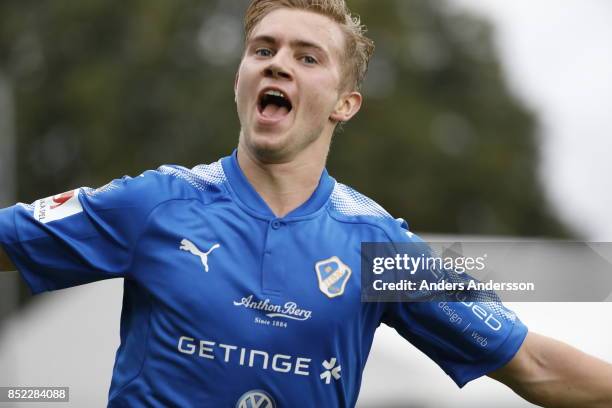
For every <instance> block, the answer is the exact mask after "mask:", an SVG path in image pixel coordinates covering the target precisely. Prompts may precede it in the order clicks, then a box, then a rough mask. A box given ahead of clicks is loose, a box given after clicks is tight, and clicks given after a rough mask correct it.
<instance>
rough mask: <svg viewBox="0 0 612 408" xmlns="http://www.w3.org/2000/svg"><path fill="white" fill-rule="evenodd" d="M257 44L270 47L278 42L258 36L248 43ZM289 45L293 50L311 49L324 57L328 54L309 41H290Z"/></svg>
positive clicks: (264, 36) (265, 36) (269, 37)
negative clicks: (264, 44)
mask: <svg viewBox="0 0 612 408" xmlns="http://www.w3.org/2000/svg"><path fill="white" fill-rule="evenodd" d="M258 42H259V43H266V44H270V45H277V44H278V40H276V38H274V37H272V36H270V35H258V36H257V37H253V38H251V39H250V40H249V43H258ZM289 45H291V46H292V47H294V48H312V49H315V50H318V51H320V52H322V53H324V54H325V55H327V54H328V52H327V51H326V50H325V48H323V47H322V46H320V45H318V44H315V43H313V42H310V41H306V40H291V41H290V42H289Z"/></svg>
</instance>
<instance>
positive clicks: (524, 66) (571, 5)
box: [450, 0, 612, 241]
mask: <svg viewBox="0 0 612 408" xmlns="http://www.w3.org/2000/svg"><path fill="white" fill-rule="evenodd" d="M450 4H451V5H452V6H454V7H459V8H463V9H466V10H468V11H471V12H474V13H475V14H478V15H481V16H483V17H484V18H485V19H487V20H489V21H491V22H492V23H493V27H494V30H495V33H494V38H495V44H496V45H497V49H498V51H499V55H500V58H501V60H502V64H503V66H504V69H505V72H506V74H507V78H508V81H509V83H510V86H511V88H512V89H513V91H514V92H515V93H516V94H517V96H519V98H520V99H521V100H522V101H523V102H524V103H525V104H526V105H527V106H529V107H530V108H531V109H532V110H533V111H534V112H535V113H536V115H537V116H538V118H539V121H540V129H541V133H540V135H539V137H540V139H541V166H540V177H541V180H542V181H543V184H544V185H545V191H546V194H547V196H548V198H549V200H550V201H551V203H552V204H553V207H554V208H555V209H556V211H557V212H558V214H559V215H560V217H561V219H562V220H564V221H565V222H566V223H568V224H569V225H570V227H572V228H573V229H574V230H575V231H577V232H578V233H579V234H580V235H581V236H582V237H584V238H585V239H586V240H590V241H611V240H612V210H611V208H612V182H611V181H610V175H611V174H612V158H611V157H610V155H611V154H612V75H611V73H612V47H610V38H612V24H610V22H611V21H612V3H611V2H610V1H608V0H564V1H563V2H559V1H553V0H538V1H535V2H534V1H527V0H515V1H512V2H506V1H491V0H450Z"/></svg>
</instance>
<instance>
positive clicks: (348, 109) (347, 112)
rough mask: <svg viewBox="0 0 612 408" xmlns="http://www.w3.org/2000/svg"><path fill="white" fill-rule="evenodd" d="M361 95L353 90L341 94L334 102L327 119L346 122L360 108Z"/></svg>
mask: <svg viewBox="0 0 612 408" xmlns="http://www.w3.org/2000/svg"><path fill="white" fill-rule="evenodd" d="M362 101H363V97H362V96H361V94H360V93H359V92H356V91H353V92H349V93H347V94H345V95H342V96H341V97H340V99H339V100H338V103H336V106H335V107H334V110H333V112H332V113H331V115H330V116H329V119H330V120H332V121H334V122H348V121H349V120H350V119H351V118H352V117H353V116H355V115H356V114H357V112H359V109H361V103H362Z"/></svg>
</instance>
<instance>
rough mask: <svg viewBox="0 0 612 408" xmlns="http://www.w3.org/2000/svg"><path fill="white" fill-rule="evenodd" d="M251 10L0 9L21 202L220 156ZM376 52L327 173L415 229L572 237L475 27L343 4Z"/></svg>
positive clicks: (448, 16) (207, 6)
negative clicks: (359, 105) (359, 103)
mask: <svg viewBox="0 0 612 408" xmlns="http://www.w3.org/2000/svg"><path fill="white" fill-rule="evenodd" d="M247 3H248V1H246V0H220V1H216V0H198V1H195V0H181V1H169V0H148V1H130V2H120V1H110V0H104V1H103V0H88V1H83V2H76V1H66V0H54V1H42V2H30V1H15V0H4V1H2V2H1V3H0V75H1V76H2V77H3V78H4V79H5V80H6V81H7V82H8V83H10V85H11V89H12V101H13V104H14V112H15V115H14V118H13V119H12V120H14V126H15V129H16V132H15V134H16V138H17V158H18V159H17V166H18V167H17V170H18V172H17V182H18V183H17V186H18V189H17V198H18V199H19V200H20V201H26V202H31V201H33V200H35V199H37V198H40V197H44V196H48V195H52V194H56V193H59V192H62V191H65V190H67V189H69V188H73V187H78V186H82V185H88V186H92V187H96V186H100V185H103V184H105V183H106V182H108V181H109V180H110V179H112V178H116V177H120V176H122V175H124V174H129V175H137V174H140V173H141V172H142V171H144V170H145V169H151V168H156V167H158V166H159V165H161V164H164V163H175V164H182V165H185V166H188V167H191V166H194V165H196V164H199V163H208V162H212V161H215V160H217V159H218V158H219V157H221V156H224V155H227V154H229V153H230V152H231V151H232V149H233V148H234V147H235V145H236V143H237V137H238V131H239V124H238V120H237V116H236V113H235V107H234V103H233V91H232V87H233V81H234V75H235V72H236V69H237V66H238V63H239V58H240V54H241V51H242V17H243V13H244V11H245V8H246V4H247ZM349 5H350V6H351V7H352V9H353V10H354V11H355V12H357V13H358V14H360V15H362V16H363V22H364V23H365V24H366V25H367V26H368V27H369V33H370V36H371V37H372V38H373V39H374V40H375V41H376V45H377V50H376V53H375V56H374V59H373V61H372V63H371V66H370V71H369V74H368V78H367V80H366V83H365V86H364V90H363V91H364V95H365V105H364V108H363V110H362V111H361V112H360V114H359V115H358V116H357V118H356V119H354V120H353V121H352V122H351V123H349V124H348V125H347V126H345V128H344V129H343V130H342V131H341V132H338V134H337V135H336V136H335V140H334V142H333V145H332V152H331V155H330V161H329V166H328V168H329V171H330V173H331V174H332V175H333V176H334V177H336V178H337V179H339V180H340V181H342V182H344V183H345V184H348V185H351V186H353V187H354V188H356V189H357V190H359V191H361V192H362V193H364V194H366V195H368V196H370V197H373V198H374V199H375V200H376V201H378V202H379V203H380V204H381V205H383V206H384V207H385V208H386V209H387V210H389V211H390V212H391V213H392V214H393V215H394V216H396V217H403V218H406V219H407V220H408V222H409V224H410V225H411V229H412V230H414V231H426V232H441V233H460V234H493V235H518V236H552V237H567V236H569V235H571V232H569V231H568V229H567V227H565V226H564V225H562V224H561V223H560V222H559V220H558V219H557V218H556V217H555V216H554V215H553V212H552V211H551V208H550V205H549V203H548V202H547V200H546V199H545V197H544V194H543V192H542V189H541V186H540V181H539V177H538V175H537V167H538V159H539V153H538V140H537V121H536V119H535V117H534V115H533V113H532V112H530V111H529V110H528V109H526V108H525V107H524V106H523V105H522V104H521V103H520V102H519V101H518V100H517V98H515V97H514V96H513V94H512V93H511V91H510V90H509V88H508V85H507V84H506V82H505V79H504V76H503V72H502V70H501V67H500V63H499V61H498V58H497V56H496V52H495V50H494V48H493V46H492V41H491V28H490V27H489V26H488V25H487V24H486V23H485V22H483V21H481V20H479V19H477V18H474V17H472V16H469V15H466V14H462V13H459V12H455V11H453V9H452V8H449V7H445V6H444V3H443V2H442V1H441V0H377V1H372V0H370V1H367V0H353V1H349Z"/></svg>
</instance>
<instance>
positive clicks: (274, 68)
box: [263, 52, 292, 79]
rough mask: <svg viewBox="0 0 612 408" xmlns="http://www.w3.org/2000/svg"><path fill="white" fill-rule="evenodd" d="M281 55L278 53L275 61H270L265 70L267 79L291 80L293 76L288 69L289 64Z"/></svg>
mask: <svg viewBox="0 0 612 408" xmlns="http://www.w3.org/2000/svg"><path fill="white" fill-rule="evenodd" d="M283 58H284V57H283V56H282V55H281V53H280V52H279V53H277V54H276V55H275V56H274V59H272V60H270V63H269V64H268V65H267V66H266V67H265V68H264V72H263V74H264V76H265V77H266V78H273V79H291V78H292V76H291V74H290V72H289V69H287V68H286V66H287V64H286V63H285V61H284V60H283Z"/></svg>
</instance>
